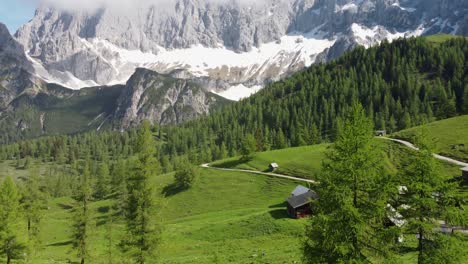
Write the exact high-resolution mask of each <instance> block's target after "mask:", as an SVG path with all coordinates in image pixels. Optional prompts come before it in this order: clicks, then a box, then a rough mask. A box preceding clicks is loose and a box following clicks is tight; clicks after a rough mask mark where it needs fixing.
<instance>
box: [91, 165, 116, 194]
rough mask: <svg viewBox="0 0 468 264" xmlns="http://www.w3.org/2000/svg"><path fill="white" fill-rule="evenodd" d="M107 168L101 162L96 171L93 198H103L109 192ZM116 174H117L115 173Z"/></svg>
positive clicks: (109, 181)
mask: <svg viewBox="0 0 468 264" xmlns="http://www.w3.org/2000/svg"><path fill="white" fill-rule="evenodd" d="M109 173H110V172H109V166H108V165H107V163H106V162H103V163H102V164H101V165H100V166H99V169H98V171H97V175H96V187H95V193H94V195H95V197H96V198H104V197H106V196H107V195H109V194H110V192H111V179H110V175H109ZM117 173H118V172H117Z"/></svg>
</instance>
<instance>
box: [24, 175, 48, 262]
mask: <svg viewBox="0 0 468 264" xmlns="http://www.w3.org/2000/svg"><path fill="white" fill-rule="evenodd" d="M22 194H23V195H22V199H21V205H22V207H23V210H24V216H25V217H26V221H27V228H28V239H29V244H30V247H31V249H32V250H33V251H34V250H37V247H38V246H39V244H40V223H41V220H42V215H43V213H44V209H45V208H46V206H47V198H46V194H45V193H44V192H43V190H42V188H41V178H40V176H39V172H38V171H36V170H33V171H32V173H31V174H30V175H29V177H28V178H27V179H25V182H24V184H23V188H22ZM32 253H34V252H32Z"/></svg>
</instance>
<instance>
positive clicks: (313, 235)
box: [304, 103, 392, 263]
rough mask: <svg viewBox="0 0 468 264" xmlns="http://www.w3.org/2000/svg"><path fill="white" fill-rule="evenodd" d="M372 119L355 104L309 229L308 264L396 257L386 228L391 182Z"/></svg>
mask: <svg viewBox="0 0 468 264" xmlns="http://www.w3.org/2000/svg"><path fill="white" fill-rule="evenodd" d="M372 137H373V126H372V121H371V120H370V119H369V118H367V117H366V116H365V112H364V109H363V108H362V106H361V105H360V104H356V103H355V104H354V105H353V107H352V108H351V109H350V110H349V113H348V115H347V117H346V119H345V120H344V122H343V124H342V125H341V126H340V128H339V130H338V137H337V141H336V142H335V143H334V145H333V148H332V150H331V151H330V152H329V153H328V154H327V161H326V162H325V163H324V164H323V173H322V175H321V176H320V178H319V180H320V186H319V187H318V189H317V191H318V194H319V199H318V201H317V202H316V204H315V205H316V214H317V215H316V216H315V217H313V218H311V220H310V223H309V225H308V227H307V241H306V243H305V245H304V261H305V262H306V263H365V262H368V261H369V257H370V256H374V257H379V256H380V257H385V258H388V257H390V255H389V250H387V246H386V245H389V244H391V243H387V242H389V241H391V239H390V240H389V239H388V238H389V237H391V233H392V232H390V231H388V230H384V229H383V220H384V210H385V205H386V203H385V201H386V195H385V190H386V187H385V185H386V180H385V178H384V177H382V176H383V174H384V173H383V170H382V168H381V165H380V164H381V163H380V160H379V155H378V154H377V153H376V151H375V148H374V147H372V144H371V141H372Z"/></svg>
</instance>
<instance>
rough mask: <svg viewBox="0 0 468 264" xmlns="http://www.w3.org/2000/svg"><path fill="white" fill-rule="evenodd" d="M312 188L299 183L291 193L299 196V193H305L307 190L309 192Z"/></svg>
mask: <svg viewBox="0 0 468 264" xmlns="http://www.w3.org/2000/svg"><path fill="white" fill-rule="evenodd" d="M309 191H310V189H309V188H307V187H305V186H302V185H298V186H296V188H295V189H294V190H293V191H292V192H291V195H292V196H298V195H301V194H304V193H306V192H309Z"/></svg>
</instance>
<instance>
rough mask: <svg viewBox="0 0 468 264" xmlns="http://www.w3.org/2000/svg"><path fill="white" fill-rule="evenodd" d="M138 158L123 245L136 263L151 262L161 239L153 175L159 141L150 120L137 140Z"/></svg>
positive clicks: (131, 178)
mask: <svg viewBox="0 0 468 264" xmlns="http://www.w3.org/2000/svg"><path fill="white" fill-rule="evenodd" d="M135 146H136V147H135V150H136V152H137V159H136V160H135V161H134V164H133V166H132V172H131V175H130V178H129V179H128V201H127V203H126V207H125V217H126V227H127V235H126V237H125V238H124V239H123V241H122V243H121V245H122V248H123V250H124V251H125V252H127V253H128V255H129V256H130V257H131V258H132V259H133V261H134V262H135V263H139V264H144V263H149V262H150V260H153V261H154V259H155V258H156V257H157V255H156V249H157V247H158V245H159V240H160V229H159V223H158V222H157V219H156V218H155V215H156V213H157V212H156V207H155V201H154V195H155V192H154V190H153V187H152V186H153V184H151V183H150V182H149V180H150V178H151V177H152V176H153V175H155V174H157V173H159V164H158V161H157V160H156V158H155V155H156V147H155V146H156V144H155V142H154V139H153V135H152V132H151V129H150V125H149V122H147V121H145V122H143V124H142V126H141V127H140V129H139V130H138V136H137V140H136V142H135Z"/></svg>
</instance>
